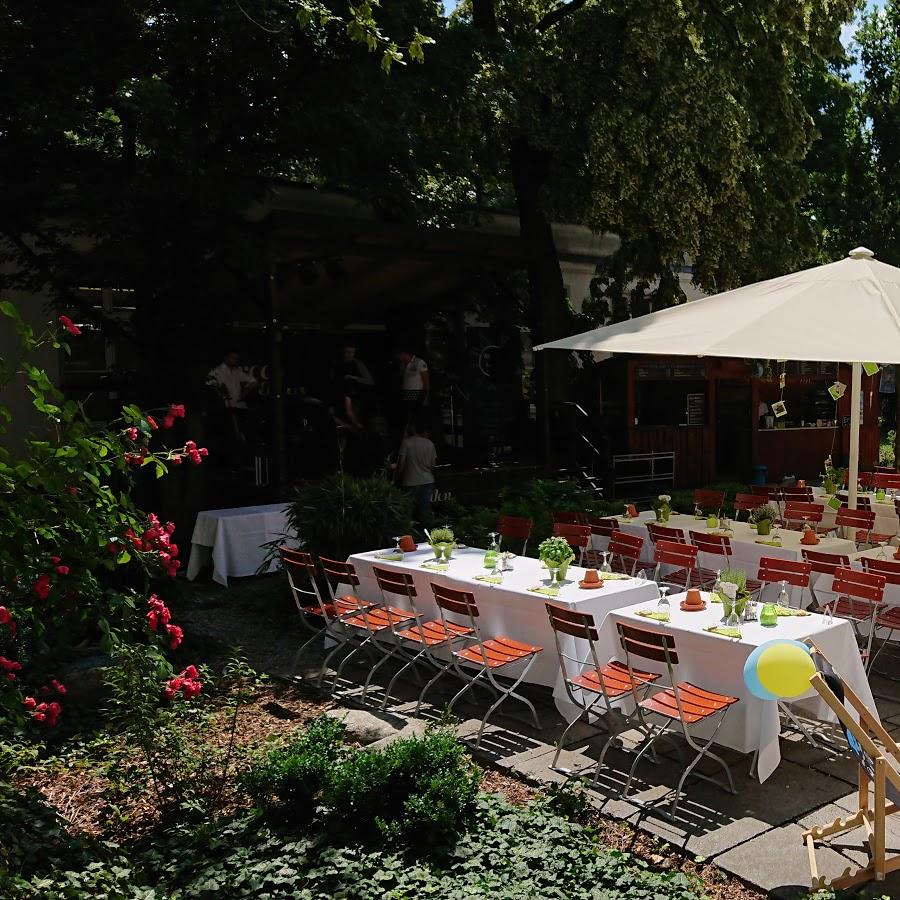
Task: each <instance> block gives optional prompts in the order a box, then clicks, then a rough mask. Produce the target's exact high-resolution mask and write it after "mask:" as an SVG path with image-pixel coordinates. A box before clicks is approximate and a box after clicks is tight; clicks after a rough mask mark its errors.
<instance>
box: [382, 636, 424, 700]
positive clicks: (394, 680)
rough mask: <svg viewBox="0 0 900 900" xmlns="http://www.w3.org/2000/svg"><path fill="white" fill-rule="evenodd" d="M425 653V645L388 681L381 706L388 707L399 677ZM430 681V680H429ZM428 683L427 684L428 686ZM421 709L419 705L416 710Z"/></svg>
mask: <svg viewBox="0 0 900 900" xmlns="http://www.w3.org/2000/svg"><path fill="white" fill-rule="evenodd" d="M424 655H425V647H423V648H422V649H421V650H420V651H419V652H418V653H417V654H416V655H415V656H414V657H412V658H411V659H410V660H408V661H407V663H406V664H405V665H404V666H401V668H399V669H398V670H397V672H396V673H395V675H394V677H393V678H392V679H391V680H390V681H389V682H388V686H387V688H386V689H385V692H384V700H382V701H381V708H382V709H387V704H388V700H390V699H391V694H392V693H393V691H394V685H395V684H396V683H397V679H398V678H399V677H400V676H401V675H402V674H403V673H404V672H405V671H406V670H407V669H409V668H410V667H411V666H412V667H415V665H416V663H417V662H418V661H419V660H420V659H421V658H422V657H423V656H424ZM429 683H430V682H429ZM427 686H428V685H426V687H427ZM421 697H422V695H421V694H420V695H419V704H420V705H421V702H422V699H421ZM418 711H419V707H418V706H417V707H416V712H418Z"/></svg>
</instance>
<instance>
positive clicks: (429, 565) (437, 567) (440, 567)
mask: <svg viewBox="0 0 900 900" xmlns="http://www.w3.org/2000/svg"><path fill="white" fill-rule="evenodd" d="M422 568H423V569H431V570H432V571H434V572H446V571H447V569H449V568H450V564H449V563H439V562H428V561H427V560H426V561H425V562H423V563H422Z"/></svg>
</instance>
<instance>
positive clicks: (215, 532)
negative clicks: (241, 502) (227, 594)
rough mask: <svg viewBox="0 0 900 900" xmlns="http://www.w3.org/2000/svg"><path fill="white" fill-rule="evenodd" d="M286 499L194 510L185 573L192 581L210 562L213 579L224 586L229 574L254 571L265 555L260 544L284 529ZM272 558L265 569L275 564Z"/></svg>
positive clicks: (279, 533) (265, 550)
mask: <svg viewBox="0 0 900 900" xmlns="http://www.w3.org/2000/svg"><path fill="white" fill-rule="evenodd" d="M288 505H289V504H287V503H269V504H266V505H263V506H239V507H235V508H233V509H206V510H203V511H202V512H200V513H198V514H197V522H196V524H195V525H194V533H193V534H192V535H191V557H190V559H189V560H188V567H187V577H188V580H189V581H193V580H194V579H195V578H196V577H197V575H199V574H200V572H201V571H202V570H203V568H204V567H205V566H207V565H209V563H210V561H211V562H212V565H213V575H212V577H213V581H216V582H218V583H219V584H221V585H223V586H224V587H228V579H229V578H238V577H243V576H247V575H255V574H256V573H257V572H258V571H259V567H260V566H261V565H262V564H263V562H264V561H265V558H266V554H267V552H268V549H267V548H266V547H265V546H264V545H265V544H266V543H268V542H269V541H274V540H276V539H277V538H279V537H282V536H284V535H285V534H286V533H287V527H288V526H287V509H288ZM277 564H278V563H277V560H273V561H272V562H271V563H270V565H269V567H268V571H271V570H272V569H274V568H276V567H277Z"/></svg>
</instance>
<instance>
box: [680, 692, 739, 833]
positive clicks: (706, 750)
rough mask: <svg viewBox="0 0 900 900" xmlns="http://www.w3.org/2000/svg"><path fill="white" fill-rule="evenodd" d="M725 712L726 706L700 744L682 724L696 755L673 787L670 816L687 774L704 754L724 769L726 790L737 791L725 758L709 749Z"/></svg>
mask: <svg viewBox="0 0 900 900" xmlns="http://www.w3.org/2000/svg"><path fill="white" fill-rule="evenodd" d="M727 714H728V709H727V708H726V709H725V710H724V712H723V713H722V715H721V716H720V717H719V721H718V723H717V724H716V727H715V728H714V729H713V733H712V735H711V736H710V738H709V739H708V740H707V741H706V743H705V744H703V745H702V746H701V745H700V744H698V743H696V742H695V741H694V739H693V738H692V737H691V735H690V732H689V731H688V730H687V728H686V727H684V726H682V727H683V728H684V739H685V740H686V741H687V743H688V746H689V747H691V748H693V749H694V750H696V751H698V752H697V755H696V756H695V757H694V759H693V760H692V761H691V762H690V764H689V765H688V766H687V768H686V769H685V770H684V772H682V774H681V778H680V779H679V780H678V787H676V788H675V797H674V799H673V800H672V807H671V810H670V812H669V815H670V816H673V817H674V815H675V811H676V810H677V809H678V804H679V802H680V801H681V791H682V788H683V787H684V783H685V781H687V779H688V776H689V775H690V774H691V772H693V771H694V768H695V767H696V765H697V763H699V762H700V760H701V759H703V757H704V756H708V757H709V758H710V759H712V760H715V761H716V762H717V763H718V764H719V765H720V766H721V767H722V768H723V769H724V770H725V774H726V775H727V776H728V790H729V791H730V793H732V794H736V793H737V791H736V790H735V788H734V779H733V778H732V777H731V768H730V767H729V766H728V764H727V763H726V762H725V760H724V759H722V757H720V756H718V755H717V754H715V753H713V752H712V750H710V747H711V746H712V745H713V742H714V741H715V739H716V735H717V734H718V733H719V729H720V728H721V727H722V723H723V722H724V721H725V716H726V715H727ZM698 777H699V778H702V779H703V780H704V781H712V782H713V783H714V784H718V783H719V782H716V781H715V779H712V778H710V777H709V776H707V775H700V774H698Z"/></svg>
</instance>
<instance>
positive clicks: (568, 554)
mask: <svg viewBox="0 0 900 900" xmlns="http://www.w3.org/2000/svg"><path fill="white" fill-rule="evenodd" d="M538 559H540V560H541V562H542V563H543V564H544V565H545V566H546V567H547V568H548V569H550V570H551V571H552V570H553V569H556V570H557V579H558V580H559V581H562V580H563V579H565V577H566V571H567V570H568V568H569V563H571V562H572V560H573V559H575V553H574V552H573V550H572V548H571V547H570V546H569V542H568V541H567V540H566V539H565V538H561V537H550V538H547V540H545V541H541V544H540V546H539V547H538Z"/></svg>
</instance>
